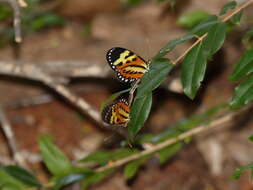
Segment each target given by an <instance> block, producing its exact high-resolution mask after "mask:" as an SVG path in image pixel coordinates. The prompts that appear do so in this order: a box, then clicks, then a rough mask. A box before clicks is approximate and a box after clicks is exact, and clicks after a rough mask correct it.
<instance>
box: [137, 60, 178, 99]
mask: <svg viewBox="0 0 253 190" xmlns="http://www.w3.org/2000/svg"><path fill="white" fill-rule="evenodd" d="M172 68H173V65H172V64H169V59H167V58H160V59H155V60H153V61H152V63H151V64H150V70H149V71H148V72H147V73H146V74H145V75H144V76H143V77H142V79H141V83H140V85H139V86H138V89H137V94H136V97H135V98H137V99H138V98H141V97H143V96H146V95H147V94H149V93H151V92H152V91H153V90H154V89H156V88H157V87H158V86H159V85H160V84H161V83H162V81H163V80H164V79H165V77H166V76H167V75H168V73H169V72H170V71H171V70H172Z"/></svg>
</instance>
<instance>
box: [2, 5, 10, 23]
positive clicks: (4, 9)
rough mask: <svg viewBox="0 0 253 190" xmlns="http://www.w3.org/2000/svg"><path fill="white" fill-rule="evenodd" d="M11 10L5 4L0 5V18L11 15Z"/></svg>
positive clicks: (3, 18)
mask: <svg viewBox="0 0 253 190" xmlns="http://www.w3.org/2000/svg"><path fill="white" fill-rule="evenodd" d="M12 12H13V11H12V10H11V8H10V7H8V6H6V5H0V20H1V21H2V20H5V19H7V18H8V17H10V16H11V15H12Z"/></svg>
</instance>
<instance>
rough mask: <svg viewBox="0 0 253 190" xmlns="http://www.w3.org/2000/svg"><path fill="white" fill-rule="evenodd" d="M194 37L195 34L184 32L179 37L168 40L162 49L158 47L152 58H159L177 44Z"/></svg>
mask: <svg viewBox="0 0 253 190" xmlns="http://www.w3.org/2000/svg"><path fill="white" fill-rule="evenodd" d="M194 37H195V36H194V35H193V34H186V35H184V36H183V37H181V38H178V39H175V40H171V41H169V43H167V44H166V45H165V46H164V47H163V48H162V49H160V51H159V52H158V53H157V54H156V55H155V56H154V58H153V59H159V58H162V57H164V56H165V55H166V54H168V53H169V52H170V51H172V50H173V49H174V48H175V47H176V46H177V45H178V44H181V43H183V42H185V41H188V40H191V39H193V38H194Z"/></svg>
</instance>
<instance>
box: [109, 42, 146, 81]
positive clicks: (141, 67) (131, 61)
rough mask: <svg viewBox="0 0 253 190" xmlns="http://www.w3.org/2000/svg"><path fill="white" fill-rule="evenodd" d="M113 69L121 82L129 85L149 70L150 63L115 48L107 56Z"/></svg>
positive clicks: (130, 52) (128, 51) (133, 54)
mask: <svg viewBox="0 0 253 190" xmlns="http://www.w3.org/2000/svg"><path fill="white" fill-rule="evenodd" d="M106 59H107V61H108V63H109V65H110V66H111V68H112V69H113V70H114V71H116V73H117V77H118V79H119V80H120V81H121V82H125V83H129V82H133V81H135V80H137V79H140V78H141V77H142V76H143V75H144V74H145V73H146V72H147V71H148V69H149V63H148V62H146V61H145V60H144V59H143V58H141V57H140V56H138V55H136V54H135V53H133V52H132V51H130V50H128V49H125V48H121V47H114V48H112V49H110V50H109V51H108V52H107V54H106Z"/></svg>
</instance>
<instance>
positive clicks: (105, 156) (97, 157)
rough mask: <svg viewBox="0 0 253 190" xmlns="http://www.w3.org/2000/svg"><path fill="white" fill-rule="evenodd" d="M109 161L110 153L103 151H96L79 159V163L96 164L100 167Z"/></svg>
mask: <svg viewBox="0 0 253 190" xmlns="http://www.w3.org/2000/svg"><path fill="white" fill-rule="evenodd" d="M109 160H110V153H108V152H103V151H96V152H94V153H91V154H89V155H88V156H86V157H84V158H83V159H81V160H80V162H97V163H99V164H101V165H105V164H107V162H108V161H109Z"/></svg>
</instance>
